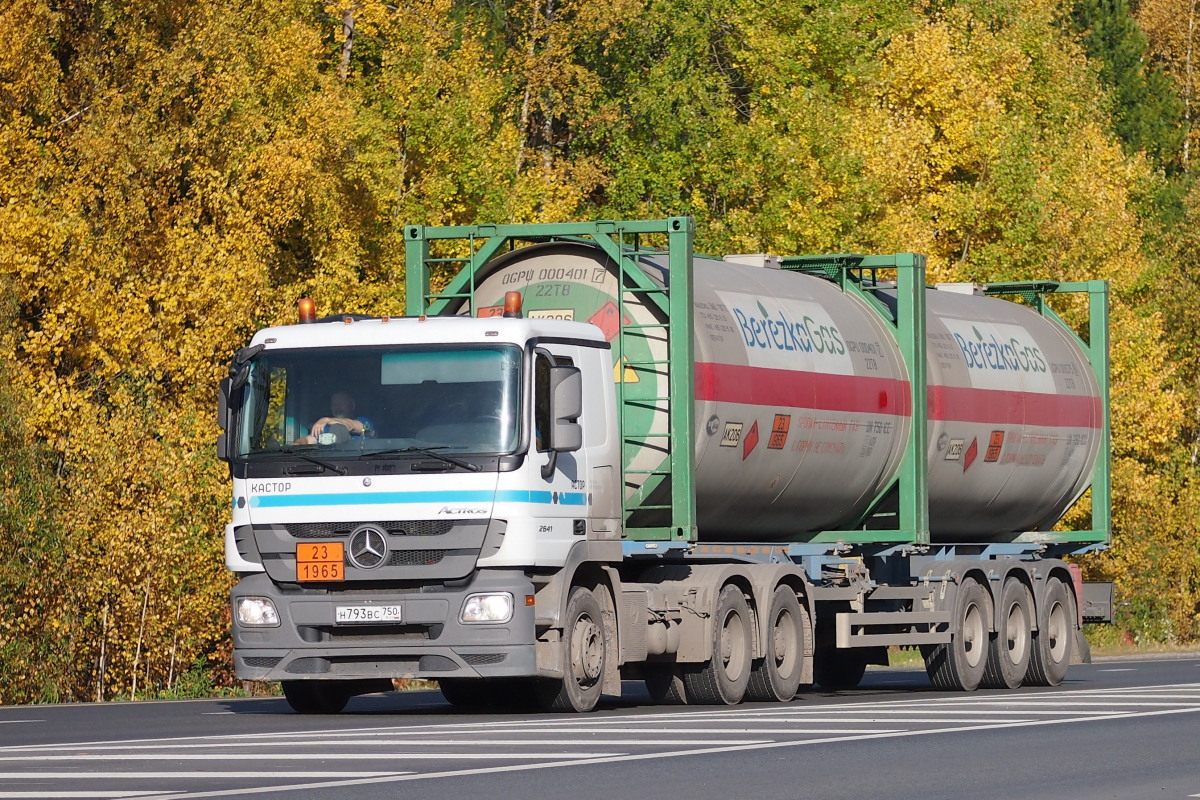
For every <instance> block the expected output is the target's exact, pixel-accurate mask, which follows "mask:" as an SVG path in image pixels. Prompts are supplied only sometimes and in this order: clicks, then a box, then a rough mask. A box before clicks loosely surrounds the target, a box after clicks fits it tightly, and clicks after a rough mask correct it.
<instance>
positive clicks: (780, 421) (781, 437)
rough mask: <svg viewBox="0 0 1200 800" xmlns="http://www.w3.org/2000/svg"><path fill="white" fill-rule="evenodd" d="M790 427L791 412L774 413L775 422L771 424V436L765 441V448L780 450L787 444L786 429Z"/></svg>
mask: <svg viewBox="0 0 1200 800" xmlns="http://www.w3.org/2000/svg"><path fill="white" fill-rule="evenodd" d="M791 427H792V416H791V414H776V415H775V422H774V423H772V424H771V438H770V439H769V440H768V441H767V449H768V450H782V449H783V446H784V445H785V444H787V437H788V429H789V428H791Z"/></svg>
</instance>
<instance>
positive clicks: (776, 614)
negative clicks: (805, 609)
mask: <svg viewBox="0 0 1200 800" xmlns="http://www.w3.org/2000/svg"><path fill="white" fill-rule="evenodd" d="M767 622H768V626H767V643H766V644H767V646H766V651H767V652H766V654H765V655H764V656H763V657H762V658H760V659H758V660H757V661H755V662H754V668H753V670H752V671H751V673H750V684H749V686H748V687H747V689H746V697H747V698H748V699H750V700H760V701H765V702H768V703H770V702H782V703H787V702H790V701H791V700H792V698H793V697H795V696H796V690H797V689H799V688H800V670H801V668H802V667H803V666H804V637H805V631H804V615H803V614H802V613H801V612H800V601H799V600H797V599H796V592H795V591H794V590H793V589H791V588H789V587H787V586H780V587H779V588H777V589H776V590H775V593H774V594H773V595H771V606H770V608H769V609H768V610H767Z"/></svg>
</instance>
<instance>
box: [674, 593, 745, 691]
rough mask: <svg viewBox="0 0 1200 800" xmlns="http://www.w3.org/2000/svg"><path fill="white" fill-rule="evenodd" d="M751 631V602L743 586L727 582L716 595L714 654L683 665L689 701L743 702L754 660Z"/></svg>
mask: <svg viewBox="0 0 1200 800" xmlns="http://www.w3.org/2000/svg"><path fill="white" fill-rule="evenodd" d="M750 635H751V631H750V606H749V605H747V603H746V597H745V596H744V595H743V594H742V590H741V589H739V588H738V587H736V586H734V585H733V584H728V585H726V586H725V588H723V589H722V590H721V593H720V594H719V595H718V596H717V605H716V609H715V610H714V613H713V642H712V658H710V659H709V660H708V661H706V662H704V663H703V664H685V665H684V668H683V669H684V672H683V682H684V685H685V686H686V687H687V698H688V701H689V702H691V703H695V704H698V705H727V706H733V705H737V704H738V703H740V702H742V698H743V697H744V696H745V694H746V687H747V686H749V684H750V665H751V661H752V660H753V658H752V653H753V650H752V648H751V639H750Z"/></svg>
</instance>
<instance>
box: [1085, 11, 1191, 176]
mask: <svg viewBox="0 0 1200 800" xmlns="http://www.w3.org/2000/svg"><path fill="white" fill-rule="evenodd" d="M1071 22H1072V24H1073V26H1074V29H1075V31H1076V32H1077V33H1078V34H1079V36H1080V41H1081V42H1082V43H1083V46H1084V48H1085V49H1086V50H1087V53H1088V55H1089V56H1090V57H1091V58H1093V59H1095V60H1096V62H1097V64H1098V67H1099V76H1100V80H1101V82H1102V83H1103V84H1104V85H1105V86H1107V87H1108V88H1109V89H1110V90H1111V92H1112V102H1113V112H1112V113H1113V124H1114V127H1115V130H1116V132H1117V136H1118V137H1120V139H1121V141H1122V142H1124V143H1125V145H1126V146H1127V147H1129V148H1130V149H1131V150H1132V151H1140V152H1144V153H1146V154H1148V155H1149V156H1150V158H1151V159H1152V160H1153V162H1154V163H1155V164H1157V165H1160V166H1163V167H1166V168H1170V169H1174V168H1175V167H1176V165H1177V163H1178V161H1177V159H1178V154H1179V148H1180V145H1181V144H1182V143H1183V139H1184V136H1185V131H1184V129H1183V127H1182V126H1181V124H1180V122H1181V118H1182V117H1183V114H1184V109H1183V103H1182V102H1181V99H1180V97H1179V95H1178V94H1176V93H1175V91H1174V89H1173V87H1172V86H1171V81H1170V79H1169V78H1168V77H1167V75H1166V74H1164V73H1163V71H1162V70H1161V69H1160V68H1159V67H1158V66H1157V65H1155V64H1154V63H1153V62H1149V61H1148V60H1147V58H1146V52H1147V47H1146V46H1147V41H1146V36H1145V34H1143V33H1142V31H1141V29H1140V28H1139V27H1138V25H1137V23H1136V22H1135V20H1134V18H1133V15H1132V13H1131V11H1130V4H1129V2H1128V0H1075V4H1074V7H1073V9H1072V12H1071Z"/></svg>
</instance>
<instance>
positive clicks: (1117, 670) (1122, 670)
mask: <svg viewBox="0 0 1200 800" xmlns="http://www.w3.org/2000/svg"><path fill="white" fill-rule="evenodd" d="M1097 671H1098V672H1137V670H1136V669H1134V668H1133V667H1122V668H1121V669H1102V670H1097Z"/></svg>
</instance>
